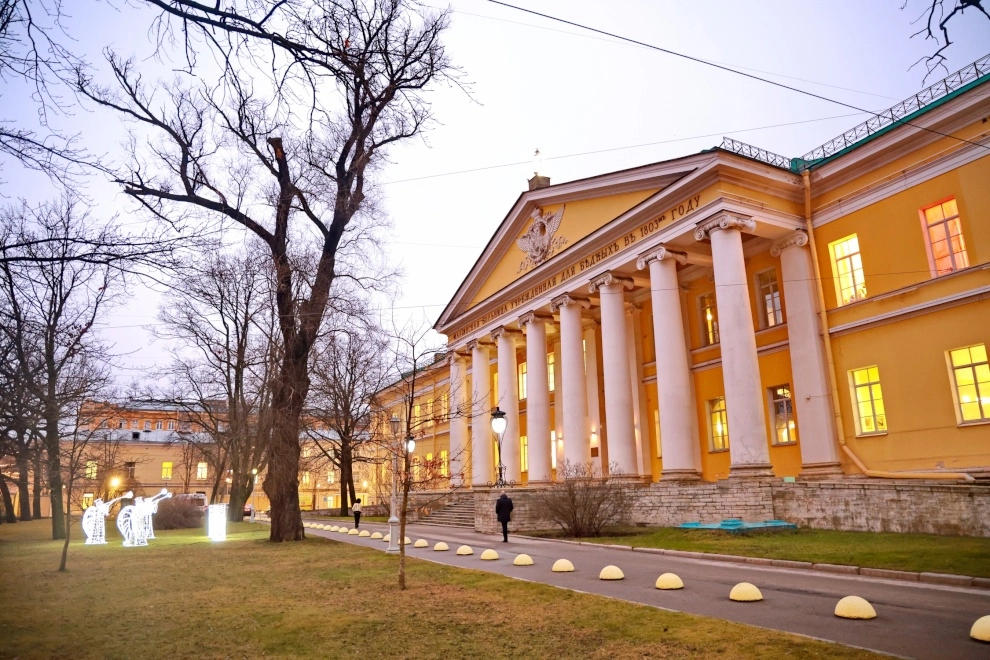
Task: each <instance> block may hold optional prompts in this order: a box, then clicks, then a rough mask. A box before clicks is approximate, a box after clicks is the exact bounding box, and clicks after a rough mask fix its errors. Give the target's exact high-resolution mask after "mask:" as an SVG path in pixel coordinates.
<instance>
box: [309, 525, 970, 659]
mask: <svg viewBox="0 0 990 660" xmlns="http://www.w3.org/2000/svg"><path fill="white" fill-rule="evenodd" d="M332 524H338V523H336V522H335V523H332ZM347 526H348V527H351V526H352V525H350V524H349V525H347ZM361 527H362V529H365V528H366V529H368V530H369V531H371V532H375V531H380V532H382V533H383V534H386V533H387V532H388V526H387V525H385V524H382V523H362V525H361ZM306 531H307V533H308V534H311V535H319V536H326V537H328V538H331V539H333V540H335V541H342V542H345V543H352V544H355V545H363V546H366V547H369V548H374V549H376V550H381V551H384V550H385V548H386V544H385V543H383V542H382V541H380V540H372V539H370V538H368V537H364V538H361V537H358V536H354V535H347V534H340V533H336V532H331V531H326V530H317V529H307V530H306ZM406 535H407V536H408V537H409V538H410V539H412V540H413V541H416V540H417V539H421V538H422V539H426V540H427V541H428V542H429V547H427V548H413V546H412V544H410V545H407V546H406V552H407V554H408V556H410V557H415V558H417V559H425V560H428V561H433V562H437V563H442V564H447V565H450V566H460V567H463V568H470V569H473V570H480V571H487V572H491V573H499V574H501V575H505V576H508V577H513V578H519V579H525V580H529V581H532V582H541V583H544V584H549V585H553V586H556V587H560V588H563V589H572V590H575V591H583V592H587V593H594V594H601V595H604V596H609V597H612V598H617V599H620V600H625V601H629V602H633V603H641V604H643V605H649V606H652V607H658V608H661V609H667V610H673V611H677V612H687V613H690V614H699V615H703V616H710V617H715V618H719V619H725V620H729V621H736V622H739V623H745V624H749V625H754V626H761V627H763V628H771V629H774V630H781V631H785V632H792V633H798V634H801V635H807V636H809V637H814V638H818V639H823V640H827V641H831V642H838V643H840V644H846V645H849V646H857V647H861V648H866V649H871V650H874V651H879V652H882V653H889V654H893V655H898V656H902V657H909V658H954V659H955V658H983V659H986V658H990V644H987V643H983V642H977V641H976V640H973V639H972V638H970V636H969V631H970V628H971V627H972V625H973V623H974V622H975V621H976V620H977V619H979V618H980V617H982V616H985V615H988V614H990V590H987V589H980V588H974V587H956V586H947V585H937V584H925V583H918V582H905V581H900V580H886V579H880V578H876V577H870V576H863V575H840V574H832V573H823V572H821V571H812V570H802V569H793V568H783V567H775V566H755V565H752V564H746V563H741V562H740V563H734V562H727V561H711V560H704V559H696V558H685V557H675V556H670V555H658V554H651V553H646V552H631V551H630V550H629V549H628V548H624V547H622V546H619V547H602V546H594V545H578V544H574V543H564V542H560V541H554V540H550V539H537V538H531V537H513V536H511V535H510V537H509V542H508V543H502V539H501V538H500V535H499V536H490V535H486V534H479V533H477V532H474V531H472V530H465V529H455V528H445V527H435V526H429V525H417V524H411V525H409V526H408V529H407V533H406ZM437 541H445V542H446V543H447V544H448V545H449V546H450V551H448V552H435V551H434V550H433V545H434V544H435V543H436V542H437ZM462 544H465V545H470V546H471V547H472V548H473V549H474V554H473V555H470V556H458V555H456V554H455V551H456V550H457V547H458V546H459V545H462ZM487 548H493V549H495V550H497V551H498V553H499V560H498V561H482V560H481V559H480V556H481V553H482V551H483V550H485V549H487ZM522 553H525V554H528V555H529V556H530V557H532V558H533V561H534V565H533V566H514V565H513V564H512V561H513V559H515V557H516V556H517V555H519V554H522ZM561 558H566V559H569V560H570V561H571V562H572V563H573V564H574V567H575V571H574V572H573V573H554V572H552V571H551V570H550V568H551V566H552V565H553V563H554V562H555V561H556V560H558V559H561ZM609 564H613V565H615V566H618V567H619V568H620V569H622V572H623V573H624V574H625V579H624V580H621V581H603V580H599V579H598V574H599V572H600V571H601V569H602V568H603V567H605V566H607V565H609ZM667 572H671V573H676V574H677V575H678V576H680V578H681V579H682V580H683V581H684V589H680V590H677V591H661V590H658V589H656V588H655V586H654V585H655V582H656V579H657V577H659V576H660V574H662V573H667ZM739 582H751V583H753V584H754V585H756V586H757V587H758V588H759V589H760V591H761V592H762V594H763V600H762V601H759V602H755V603H737V602H733V601H730V600H729V591H730V590H731V589H732V587H733V586H734V585H735V584H737V583H739ZM849 595H856V596H861V597H863V598H865V599H866V600H868V601H869V602H870V603H871V604H872V605H873V607H874V609H875V610H876V612H877V618H875V619H872V620H868V621H855V620H849V619H840V618H839V617H836V616H835V614H834V610H835V605H836V603H837V602H838V601H839V600H840V599H841V598H843V597H845V596H849Z"/></svg>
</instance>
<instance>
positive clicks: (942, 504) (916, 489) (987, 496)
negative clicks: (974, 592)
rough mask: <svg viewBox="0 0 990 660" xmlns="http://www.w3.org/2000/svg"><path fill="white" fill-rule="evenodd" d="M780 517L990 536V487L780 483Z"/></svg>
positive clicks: (776, 491)
mask: <svg viewBox="0 0 990 660" xmlns="http://www.w3.org/2000/svg"><path fill="white" fill-rule="evenodd" d="M773 506H774V513H775V515H776V517H777V518H780V519H782V520H787V521H788V522H793V523H796V524H797V525H798V526H799V527H812V528H815V529H843V530H851V531H861V532H901V533H920V534H943V535H947V536H982V537H990V486H983V485H979V486H975V485H974V486H970V485H957V484H947V483H945V482H918V481H914V482H905V481H879V480H870V481H841V480H839V481H820V482H817V481H804V482H801V481H799V482H796V483H790V484H785V483H775V484H774V486H773Z"/></svg>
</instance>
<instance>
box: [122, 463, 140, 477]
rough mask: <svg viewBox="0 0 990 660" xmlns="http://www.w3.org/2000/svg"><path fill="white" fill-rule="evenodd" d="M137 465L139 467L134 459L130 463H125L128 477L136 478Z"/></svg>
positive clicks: (125, 473)
mask: <svg viewBox="0 0 990 660" xmlns="http://www.w3.org/2000/svg"><path fill="white" fill-rule="evenodd" d="M136 467H137V463H135V462H133V461H131V462H128V463H124V476H125V477H127V478H128V479H133V478H134V468H136Z"/></svg>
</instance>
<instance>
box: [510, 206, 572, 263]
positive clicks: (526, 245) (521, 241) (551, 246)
mask: <svg viewBox="0 0 990 660" xmlns="http://www.w3.org/2000/svg"><path fill="white" fill-rule="evenodd" d="M563 218H564V207H563V206H561V207H560V210H559V211H557V212H556V213H550V212H547V213H543V212H542V211H541V210H540V209H539V208H536V209H534V210H533V224H531V225H530V226H529V229H527V230H526V233H525V234H523V235H522V236H520V237H519V238H518V239H516V245H518V246H519V249H521V250H522V251H523V252H525V253H526V258H525V259H523V260H522V263H520V264H519V270H518V271H516V272H519V273H521V272H522V271H524V270H527V269H529V268H536V267H537V266H539V265H540V264H542V263H543V262H544V261H546V260H547V259H549V258H550V256H551V255H552V254H553V253H554V252H555V251H556V250H558V249H560V248H561V247H563V246H564V245H567V239H566V238H564V237H563V236H554V234H556V233H557V230H558V229H559V228H560V221H561V220H563Z"/></svg>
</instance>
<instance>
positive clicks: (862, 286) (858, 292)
mask: <svg viewBox="0 0 990 660" xmlns="http://www.w3.org/2000/svg"><path fill="white" fill-rule="evenodd" d="M828 249H829V252H830V253H831V255H832V273H833V274H834V276H835V295H836V296H837V297H838V299H839V304H840V305H847V304H849V303H851V302H854V301H856V300H863V299H864V298H866V278H865V277H864V276H863V257H862V255H860V253H859V237H857V236H856V234H853V235H852V236H846V237H845V238H843V239H842V240H839V241H835V242H834V243H829V245H828Z"/></svg>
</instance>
